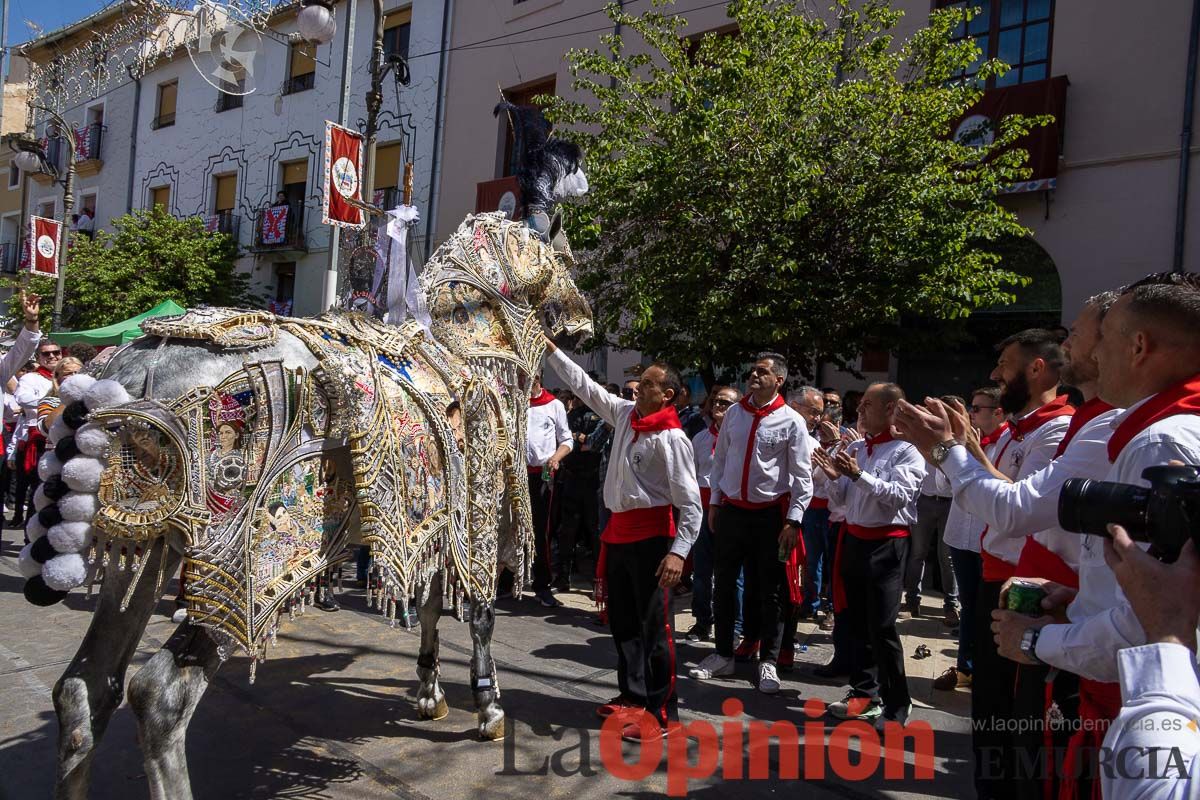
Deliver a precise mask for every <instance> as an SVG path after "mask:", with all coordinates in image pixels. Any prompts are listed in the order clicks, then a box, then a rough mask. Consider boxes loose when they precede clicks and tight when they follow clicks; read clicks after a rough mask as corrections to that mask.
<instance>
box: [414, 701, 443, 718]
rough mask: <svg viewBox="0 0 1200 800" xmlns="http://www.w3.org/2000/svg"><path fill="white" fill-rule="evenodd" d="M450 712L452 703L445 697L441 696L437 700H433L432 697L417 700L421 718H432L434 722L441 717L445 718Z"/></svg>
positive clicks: (418, 713) (418, 712)
mask: <svg viewBox="0 0 1200 800" xmlns="http://www.w3.org/2000/svg"><path fill="white" fill-rule="evenodd" d="M449 714H450V704H449V703H447V702H446V698H445V697H439V698H438V699H437V702H436V703H434V702H432V699H428V700H425V699H423V700H418V701H417V715H418V716H420V718H421V719H427V720H432V721H434V722H436V721H438V720H439V719H444V718H445V717H447V716H449Z"/></svg>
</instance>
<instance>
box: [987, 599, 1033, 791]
mask: <svg viewBox="0 0 1200 800" xmlns="http://www.w3.org/2000/svg"><path fill="white" fill-rule="evenodd" d="M1003 585H1004V584H1003V581H980V582H979V594H978V595H977V599H976V601H975V630H976V634H977V635H976V638H975V665H974V666H975V671H974V672H973V673H972V674H971V749H972V750H973V751H974V754H975V793H976V795H977V796H978V797H979V800H992V799H993V798H994V800H1024V798H1041V796H1042V791H1043V788H1042V784H1041V781H1039V780H1038V779H1037V776H1038V771H1039V770H1038V768H1037V765H1036V764H1037V762H1036V759H1037V757H1038V750H1039V749H1040V747H1041V745H1040V741H1041V736H1042V733H1041V728H1040V723H1038V724H1037V725H1036V727H1037V730H1036V731H1029V732H1026V733H1024V734H1021V733H1019V732H1018V728H1019V726H1020V724H1021V723H1022V722H1024V723H1025V725H1026V726H1028V725H1029V720H1028V719H1027V718H1028V717H1030V716H1032V717H1034V720H1036V719H1037V718H1039V717H1041V713H1040V711H1039V710H1036V709H1040V708H1041V706H1042V704H1043V703H1044V692H1045V688H1044V681H1045V676H1046V673H1045V670H1044V669H1038V668H1036V667H1025V666H1021V667H1020V672H1022V673H1024V672H1025V671H1026V670H1028V671H1029V674H1028V676H1027V677H1026V679H1025V680H1018V665H1017V663H1016V662H1015V661H1010V660H1008V659H1007V658H1005V657H1003V656H1002V655H1000V652H999V650H997V648H996V639H995V637H994V636H993V635H992V610H993V609H995V608H998V607H999V606H1000V587H1001V586H1003ZM1039 678H1040V679H1039ZM1022 686H1023V687H1024V688H1022ZM1021 717H1025V718H1026V719H1025V720H1022V719H1021ZM1021 761H1025V762H1026V763H1025V764H1024V765H1022V764H1021Z"/></svg>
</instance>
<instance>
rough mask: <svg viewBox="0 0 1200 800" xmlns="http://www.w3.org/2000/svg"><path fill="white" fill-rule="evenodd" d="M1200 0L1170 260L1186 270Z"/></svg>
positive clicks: (1196, 10) (1193, 36) (1186, 79)
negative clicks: (1185, 250) (1189, 176)
mask: <svg viewBox="0 0 1200 800" xmlns="http://www.w3.org/2000/svg"><path fill="white" fill-rule="evenodd" d="M1197 40H1200V0H1194V1H1193V3H1192V24H1191V29H1190V35H1189V37H1188V57H1187V72H1186V73H1185V77H1184V82H1183V91H1184V95H1183V128H1182V129H1181V130H1180V132H1179V192H1178V195H1177V197H1176V199H1175V253H1174V258H1172V260H1171V269H1172V271H1174V272H1185V271H1186V269H1185V268H1184V264H1183V256H1184V246H1185V244H1186V236H1187V204H1188V171H1189V169H1190V168H1191V160H1192V117H1193V116H1194V115H1195V111H1194V109H1195V101H1196V58H1197V47H1200V41H1197Z"/></svg>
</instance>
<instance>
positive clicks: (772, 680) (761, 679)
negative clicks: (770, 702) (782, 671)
mask: <svg viewBox="0 0 1200 800" xmlns="http://www.w3.org/2000/svg"><path fill="white" fill-rule="evenodd" d="M758 690H759V691H760V692H762V693H763V694H775V693H776V692H778V691H779V675H778V673H776V672H775V665H774V664H772V663H771V662H770V661H762V662H760V663H759V665H758Z"/></svg>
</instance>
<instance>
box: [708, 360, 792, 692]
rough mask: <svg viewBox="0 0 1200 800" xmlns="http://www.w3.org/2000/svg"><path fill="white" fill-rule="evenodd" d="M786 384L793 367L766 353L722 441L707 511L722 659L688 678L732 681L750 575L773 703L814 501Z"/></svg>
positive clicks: (761, 671) (764, 687)
mask: <svg viewBox="0 0 1200 800" xmlns="http://www.w3.org/2000/svg"><path fill="white" fill-rule="evenodd" d="M786 380H787V361H786V359H784V357H783V356H782V355H780V354H779V353H760V354H759V355H758V357H757V358H756V359H755V360H754V366H753V367H751V368H750V378H749V380H748V381H747V384H746V387H747V392H748V393H747V394H746V396H745V397H743V398H742V400H741V402H739V403H738V404H737V405H736V406H733V407H732V408H730V409H729V411H728V413H727V414H726V415H725V422H724V424H723V425H722V426H721V433H720V435H719V436H718V437H717V449H716V452H715V453H714V454H713V465H712V475H711V478H710V483H711V485H712V496H711V499H710V500H709V508H708V524H709V528H710V529H711V530H712V532H713V537H714V543H715V548H716V573H717V575H716V595H715V598H714V607H713V611H714V616H715V619H716V629H717V639H716V652H715V653H712V654H711V655H709V656H708V657H706V658H705V659H704V660H703V661H701V662H700V664H699V665H698V666H696V667H695V668H693V669H691V670H689V671H688V674H689V675H690V676H691V677H693V678H696V679H697V680H707V679H709V678H714V677H719V676H727V675H732V674H733V670H734V660H733V657H734V653H733V623H734V606H735V599H736V593H737V575H738V570H739V569H741V568H742V567H743V565H744V567H745V592H744V594H743V598H744V603H745V605H744V607H743V608H744V613H745V618H746V625H747V628H750V627H751V624H750V621H751V620H752V619H756V620H757V623H758V624H757V632H758V634H759V664H758V688H759V691H761V692H764V693H766V694H774V693H775V692H778V691H779V675H778V671H777V666H776V660H777V658H778V655H779V646H780V643H781V642H782V639H783V622H784V613H785V612H786V609H787V606H788V605H789V603H790V595H789V589H788V586H789V578H788V575H789V568H790V570H791V572H792V574H793V575H797V577H798V574H797V572H796V570H798V569H799V563H801V561H800V560H799V559H800V554H802V552H803V551H802V550H801V551H800V553H799V554H798V553H797V552H796V545H797V542H799V541H800V539H799V535H800V520H801V518H802V517H803V516H804V509H805V508H807V507H808V503H809V501H810V500H811V499H812V455H811V453H812V437H810V436H809V434H808V426H807V425H805V423H804V420H803V418H801V417H800V415H799V414H797V413H796V412H795V411H793V410H792V409H791V408H789V407H788V405H787V403H785V402H784V399H783V396H782V395H780V394H779V390H780V389H781V388H782V387H783V384H784V381H786ZM801 547H803V544H802V543H801ZM789 562H790V563H789ZM750 603H754V604H755V608H753V609H752V608H749V607H747V606H748V605H749V604H750ZM754 610H757V612H758V613H757V616H755V615H754V614H753V613H752V611H754Z"/></svg>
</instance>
